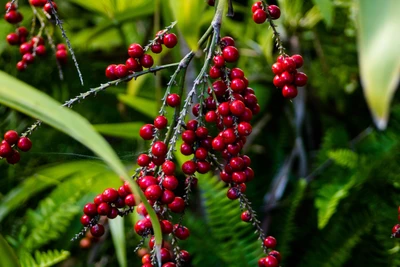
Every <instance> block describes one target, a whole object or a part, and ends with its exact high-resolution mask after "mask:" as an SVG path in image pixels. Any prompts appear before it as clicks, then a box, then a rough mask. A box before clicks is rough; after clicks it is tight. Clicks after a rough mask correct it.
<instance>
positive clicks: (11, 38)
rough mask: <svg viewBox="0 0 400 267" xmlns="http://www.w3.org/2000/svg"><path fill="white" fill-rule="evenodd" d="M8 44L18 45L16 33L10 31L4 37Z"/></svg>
mask: <svg viewBox="0 0 400 267" xmlns="http://www.w3.org/2000/svg"><path fill="white" fill-rule="evenodd" d="M6 39H7V42H8V44H9V45H18V44H19V36H18V34H16V33H10V34H8V35H7V37H6Z"/></svg>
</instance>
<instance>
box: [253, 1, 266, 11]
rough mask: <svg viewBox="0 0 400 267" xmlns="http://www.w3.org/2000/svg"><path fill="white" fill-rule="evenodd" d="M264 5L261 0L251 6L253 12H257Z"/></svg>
mask: <svg viewBox="0 0 400 267" xmlns="http://www.w3.org/2000/svg"><path fill="white" fill-rule="evenodd" d="M262 8H263V5H262V3H261V1H258V2H255V3H254V4H253V5H252V7H251V12H253V13H254V12H256V11H257V10H258V9H262Z"/></svg>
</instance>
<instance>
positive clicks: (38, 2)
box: [29, 0, 47, 7]
mask: <svg viewBox="0 0 400 267" xmlns="http://www.w3.org/2000/svg"><path fill="white" fill-rule="evenodd" d="M46 2H47V1H46V0H29V3H30V4H31V5H32V6H36V7H42V6H44V5H45V4H46Z"/></svg>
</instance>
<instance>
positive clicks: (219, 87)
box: [208, 80, 228, 96]
mask: <svg viewBox="0 0 400 267" xmlns="http://www.w3.org/2000/svg"><path fill="white" fill-rule="evenodd" d="M212 87H213V90H214V92H215V94H216V95H217V96H224V95H225V93H226V90H227V89H228V87H227V86H226V84H225V83H224V82H223V81H221V80H218V81H215V82H213V84H212ZM208 93H209V94H210V95H211V94H212V92H211V90H210V89H209V92H208Z"/></svg>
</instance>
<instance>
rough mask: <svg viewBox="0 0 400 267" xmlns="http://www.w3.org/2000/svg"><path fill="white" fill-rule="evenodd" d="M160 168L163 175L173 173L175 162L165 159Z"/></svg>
mask: <svg viewBox="0 0 400 267" xmlns="http://www.w3.org/2000/svg"><path fill="white" fill-rule="evenodd" d="M161 168H162V171H163V172H164V174H165V175H173V174H174V173H175V163H174V162H172V161H170V160H167V161H165V162H164V163H163V165H162V167H161Z"/></svg>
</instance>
